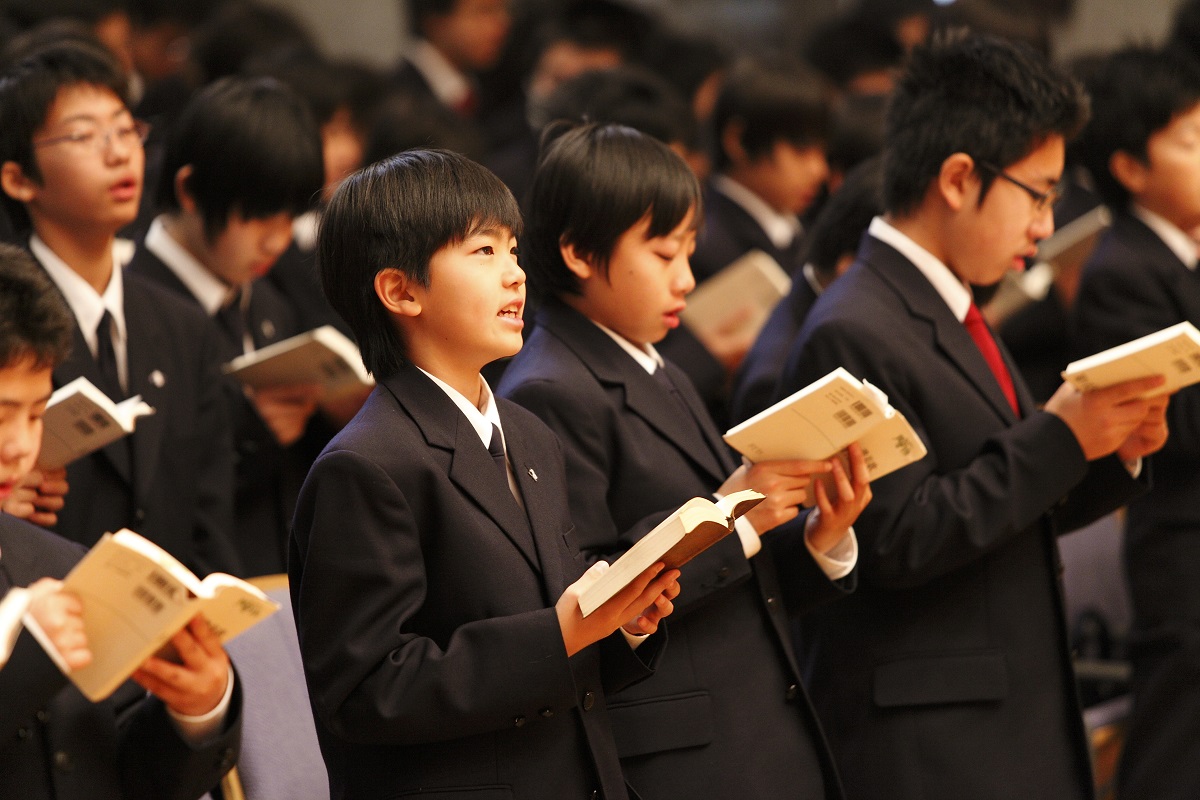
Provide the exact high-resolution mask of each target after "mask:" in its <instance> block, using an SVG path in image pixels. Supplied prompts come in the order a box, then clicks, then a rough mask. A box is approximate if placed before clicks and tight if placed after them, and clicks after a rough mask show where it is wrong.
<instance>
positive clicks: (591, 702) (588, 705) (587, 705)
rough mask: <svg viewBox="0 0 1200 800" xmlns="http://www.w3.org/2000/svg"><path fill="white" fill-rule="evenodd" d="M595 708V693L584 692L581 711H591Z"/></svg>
mask: <svg viewBox="0 0 1200 800" xmlns="http://www.w3.org/2000/svg"><path fill="white" fill-rule="evenodd" d="M595 707H596V693H595V692H590V691H589V692H584V693H583V710H584V711H591V710H592V709H593V708H595Z"/></svg>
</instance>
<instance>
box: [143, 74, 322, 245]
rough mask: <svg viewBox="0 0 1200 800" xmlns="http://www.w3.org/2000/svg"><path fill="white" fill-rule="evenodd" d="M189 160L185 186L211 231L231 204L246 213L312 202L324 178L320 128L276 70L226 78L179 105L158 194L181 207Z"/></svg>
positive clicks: (256, 215)
mask: <svg viewBox="0 0 1200 800" xmlns="http://www.w3.org/2000/svg"><path fill="white" fill-rule="evenodd" d="M187 165H191V167H192V175H191V177H190V178H189V179H188V183H187V189H188V192H189V193H190V194H191V195H192V197H194V198H195V200H196V203H197V205H198V206H199V208H200V210H201V213H202V214H203V216H204V225H205V230H206V232H207V234H208V236H209V237H210V238H214V237H216V236H217V235H219V234H220V233H221V231H223V230H224V229H225V225H226V224H227V222H228V220H229V216H230V214H231V213H232V212H234V211H237V212H239V213H240V214H241V215H242V216H243V217H244V218H246V219H262V218H264V217H270V216H274V215H275V214H279V213H284V212H286V213H289V214H292V215H293V216H295V215H299V214H302V213H304V212H305V211H307V210H308V209H310V208H312V206H313V204H314V203H315V202H316V200H317V198H318V197H319V195H320V192H321V187H322V186H323V185H324V183H325V169H324V162H323V156H322V150H321V135H320V131H319V129H318V128H317V124H316V122H315V121H314V119H313V116H312V113H311V112H310V111H309V109H308V106H307V104H306V103H305V102H304V100H303V99H301V97H300V96H299V95H298V94H297V93H296V92H295V91H293V90H292V89H290V88H289V87H287V86H285V85H284V84H282V83H280V82H279V81H277V80H274V79H273V78H256V79H252V80H247V79H244V78H225V79H222V80H220V81H217V82H216V83H214V84H213V85H212V86H209V87H208V88H206V89H205V90H204V91H203V92H201V93H200V94H199V95H197V96H196V98H195V99H194V100H192V102H191V103H189V104H188V107H187V108H186V109H185V110H184V112H183V115H182V116H181V117H180V119H179V122H178V124H177V125H176V126H175V128H174V130H173V132H172V136H171V141H170V143H169V145H168V147H167V154H166V158H165V160H164V163H163V172H162V177H161V180H160V183H159V186H158V200H159V203H160V205H161V207H163V208H167V209H173V210H174V209H178V208H179V200H178V198H177V197H176V196H175V174H176V173H177V172H178V171H179V169H180V168H181V167H184V166H187Z"/></svg>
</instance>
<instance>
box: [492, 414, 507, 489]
mask: <svg viewBox="0 0 1200 800" xmlns="http://www.w3.org/2000/svg"><path fill="white" fill-rule="evenodd" d="M488 454H489V455H490V456H491V457H492V460H493V461H495V462H496V468H497V469H499V470H500V475H501V477H503V478H504V484H505V485H506V486H507V485H508V464H507V463H506V462H505V460H504V437H503V436H502V435H501V434H500V426H499V425H496V424H494V423H493V424H492V438H491V441H489V442H488Z"/></svg>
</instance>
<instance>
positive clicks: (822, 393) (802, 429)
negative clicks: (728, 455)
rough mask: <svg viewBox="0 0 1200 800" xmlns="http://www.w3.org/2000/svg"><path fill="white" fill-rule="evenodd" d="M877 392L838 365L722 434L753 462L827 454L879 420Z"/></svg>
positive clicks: (882, 413) (882, 411) (881, 410)
mask: <svg viewBox="0 0 1200 800" xmlns="http://www.w3.org/2000/svg"><path fill="white" fill-rule="evenodd" d="M884 416H885V409H884V407H883V406H881V405H880V403H879V398H878V397H877V396H876V393H875V392H872V391H871V390H869V389H866V388H864V384H862V383H861V382H860V381H858V380H857V379H855V378H854V377H853V376H852V375H850V373H848V372H846V370H844V369H842V368H841V367H839V368H838V369H836V370H834V371H833V372H831V373H830V374H829V375H826V376H825V377H824V378H822V379H821V380H819V381H816V382H814V383H812V384H810V385H809V386H807V387H805V388H804V389H801V390H800V391H798V392H796V393H795V394H793V395H791V396H790V397H787V398H785V399H783V400H781V401H780V402H778V403H776V404H775V405H773V406H771V407H770V408H768V409H767V410H765V411H762V412H760V413H759V414H756V415H755V416H753V417H751V418H750V419H748V420H746V421H745V422H743V423H742V424H740V425H737V426H735V427H733V428H731V429H730V430H729V431H728V432H726V434H725V441H726V442H727V443H728V444H729V445H730V446H731V447H733V448H734V449H735V450H737V451H738V452H739V453H741V454H742V455H744V456H746V458H748V459H750V460H751V461H774V460H778V459H789V458H801V459H812V460H820V459H825V458H830V457H831V456H832V455H833V454H834V453H837V452H838V451H840V450H844V449H845V448H846V447H847V446H848V445H849V444H850V443H851V442H855V441H858V440H860V439H862V437H863V436H864V435H866V433H867V431H869V430H870V429H871V428H873V427H874V426H875V425H877V424H879V423H880V422H882V421H883V419H884Z"/></svg>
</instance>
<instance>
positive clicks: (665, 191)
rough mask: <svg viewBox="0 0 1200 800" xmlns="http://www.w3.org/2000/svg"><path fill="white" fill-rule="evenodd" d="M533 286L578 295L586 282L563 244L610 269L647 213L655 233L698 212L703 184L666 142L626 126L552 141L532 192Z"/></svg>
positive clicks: (528, 247) (526, 246) (592, 128)
mask: <svg viewBox="0 0 1200 800" xmlns="http://www.w3.org/2000/svg"><path fill="white" fill-rule="evenodd" d="M530 198H531V199H530V210H529V234H528V236H527V237H526V240H527V241H526V242H522V250H523V251H525V252H527V253H528V254H529V259H528V262H529V263H528V267H527V269H526V271H527V272H529V273H530V286H531V288H533V289H534V290H535V291H536V292H538V293H539V294H541V295H547V294H548V295H558V294H561V293H564V292H565V293H572V294H577V293H578V292H579V282H578V279H577V278H576V277H575V275H574V273H572V272H571V271H570V270H569V269H568V268H567V266H566V263H565V262H564V261H563V259H562V253H561V252H560V250H559V247H560V245H562V244H571V245H573V246H574V247H575V250H576V252H578V253H579V255H581V256H583V257H585V258H588V259H590V260H591V261H593V262H594V263H595V265H596V266H597V267H598V268H599V269H601V270H602V271H604V270H607V267H608V260H609V258H610V257H611V256H612V253H613V250H614V249H615V248H616V244H617V240H618V239H620V238H621V236H622V235H624V234H625V232H626V231H628V230H629V229H630V228H632V227H634V226H635V225H637V224H638V222H640V221H641V220H642V218H643V217H645V216H647V214H648V215H649V217H650V228H649V231H648V232H647V235H648V237H649V238H653V237H656V236H665V235H666V234H669V233H670V232H671V231H673V230H675V228H677V227H678V226H679V224H680V223H681V222H683V220H684V219H685V218H686V217H687V215H688V212H689V211H692V210H693V209H694V210H695V213H694V215H693V217H692V224H693V225H696V226H698V225H699V220H700V218H701V210H700V184H699V183H698V182H697V180H696V176H695V175H694V174H693V173H692V171H691V169H690V168H689V167H688V166H687V164H686V163H685V162H684V161H683V159H682V158H680V157H679V156H678V155H677V154H676V153H675V152H673V151H672V150H671V149H670V148H669V147H667V146H666V145H665V144H663V143H662V142H659V141H658V140H656V139H653V138H651V137H650V136H646V135H645V134H642V133H639V132H638V131H635V130H633V129H632V128H626V127H623V126H620V125H599V126H598V125H585V126H582V127H578V128H575V129H573V130H570V131H568V132H567V133H565V134H563V135H562V136H560V137H559V138H557V139H555V140H554V141H552V142H550V143H549V144H548V145H547V146H546V147H545V152H544V153H543V156H542V159H541V163H540V164H539V165H538V170H537V174H536V175H535V176H534V181H533V187H532V189H531V192H530Z"/></svg>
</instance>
